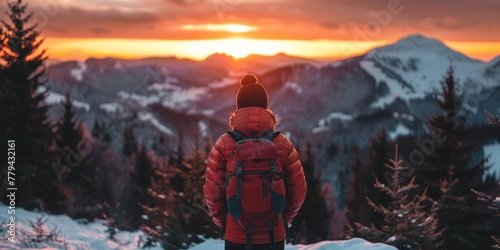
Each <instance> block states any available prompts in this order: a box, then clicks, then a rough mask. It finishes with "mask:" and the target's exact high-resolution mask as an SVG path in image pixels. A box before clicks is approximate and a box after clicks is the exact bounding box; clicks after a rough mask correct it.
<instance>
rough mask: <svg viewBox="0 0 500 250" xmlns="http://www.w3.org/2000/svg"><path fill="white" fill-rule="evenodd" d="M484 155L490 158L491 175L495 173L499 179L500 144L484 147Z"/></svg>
mask: <svg viewBox="0 0 500 250" xmlns="http://www.w3.org/2000/svg"><path fill="white" fill-rule="evenodd" d="M483 150H484V155H485V156H489V157H490V159H489V162H488V163H489V164H490V165H491V169H490V170H489V171H490V172H491V173H495V174H496V176H497V178H498V176H500V154H499V153H498V152H500V143H495V144H490V145H486V146H484V147H483Z"/></svg>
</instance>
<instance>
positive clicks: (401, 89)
mask: <svg viewBox="0 0 500 250" xmlns="http://www.w3.org/2000/svg"><path fill="white" fill-rule="evenodd" d="M360 64H361V67H362V68H363V69H364V70H365V71H366V72H368V73H369V74H370V75H371V76H373V77H374V78H375V80H376V84H377V87H378V88H382V87H383V88H386V89H387V91H386V93H385V95H383V96H381V97H380V98H378V99H377V100H376V102H374V103H372V104H371V106H373V107H383V106H384V105H387V104H390V103H392V102H393V101H394V100H395V99H396V98H400V99H403V100H405V101H408V100H411V99H422V98H424V97H426V96H428V95H431V94H433V93H434V92H436V91H438V89H439V88H440V85H439V82H440V81H441V80H442V79H443V75H444V73H445V72H446V71H447V69H448V68H449V67H450V66H452V67H453V68H454V70H455V77H456V78H457V79H458V80H459V82H460V83H461V84H462V88H461V89H459V90H460V91H462V93H466V94H476V93H477V92H479V91H482V90H488V89H491V88H492V87H495V86H498V80H500V78H498V77H492V76H494V74H492V73H490V74H487V73H486V72H490V71H493V72H495V71H496V70H495V67H496V64H497V63H495V62H494V61H492V62H490V63H485V62H481V61H478V60H474V59H471V58H468V57H467V56H465V55H463V54H461V53H459V52H457V51H454V50H452V49H450V48H448V47H447V46H446V45H444V44H443V43H441V42H440V41H438V40H436V39H432V38H427V37H424V36H421V35H413V36H409V37H406V38H403V39H401V40H399V41H397V42H396V43H395V44H391V45H387V46H384V47H381V48H377V49H374V50H372V51H370V52H369V53H368V54H366V55H365V56H364V58H363V60H362V61H361V62H360ZM379 85H385V86H379ZM470 91H477V92H472V93H471V92H470Z"/></svg>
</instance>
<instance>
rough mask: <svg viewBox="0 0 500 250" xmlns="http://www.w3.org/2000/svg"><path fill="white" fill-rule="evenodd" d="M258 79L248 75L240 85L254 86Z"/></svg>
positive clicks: (242, 79)
mask: <svg viewBox="0 0 500 250" xmlns="http://www.w3.org/2000/svg"><path fill="white" fill-rule="evenodd" d="M257 81H258V80H257V77H256V76H255V75H253V74H246V75H245V76H244V77H243V78H241V80H240V85H241V86H243V85H247V84H254V83H257Z"/></svg>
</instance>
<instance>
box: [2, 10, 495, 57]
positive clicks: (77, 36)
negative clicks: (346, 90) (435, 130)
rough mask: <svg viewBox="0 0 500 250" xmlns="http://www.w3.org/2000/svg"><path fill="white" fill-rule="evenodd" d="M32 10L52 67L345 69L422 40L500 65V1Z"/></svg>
mask: <svg viewBox="0 0 500 250" xmlns="http://www.w3.org/2000/svg"><path fill="white" fill-rule="evenodd" d="M5 8H6V7H5V1H2V3H0V13H4V12H5ZM29 9H30V10H32V11H33V12H34V18H35V19H36V20H37V21H38V22H39V23H40V25H39V27H40V28H41V30H42V34H43V35H44V36H46V37H47V39H46V41H45V44H44V45H45V46H46V47H48V52H49V55H50V57H51V59H64V60H67V59H78V60H83V59H85V58H88V57H106V56H112V57H122V58H142V57H149V56H177V57H183V58H193V59H203V58H204V57H206V56H208V55H210V54H212V53H216V52H219V53H226V54H230V55H233V56H235V57H243V56H246V55H248V54H252V53H257V54H264V55H272V54H277V53H279V52H284V53H287V54H290V55H295V56H302V57H312V58H323V59H338V58H345V57H349V56H353V55H358V54H361V53H363V52H365V51H367V50H369V49H371V48H374V47H377V46H380V45H384V44H387V43H392V42H394V41H395V40H397V39H400V38H402V37H404V36H407V35H410V34H416V33H419V34H423V35H425V36H429V37H433V38H436V39H439V40H442V41H443V42H445V43H446V44H447V45H448V46H449V47H451V48H453V49H456V50H458V51H460V52H462V53H464V54H466V55H468V56H470V57H472V58H476V59H480V60H483V61H488V60H491V59H492V58H494V57H496V56H498V55H500V15H499V14H498V10H499V9H500V1H497V0H476V1H469V0H455V1H453V2H452V1H450V0H432V1H431V0H418V1H413V0H330V1H324V0H308V1H299V0H267V1H266V0H120V1H118V0H86V1H77V0H31V1H30V5H29ZM1 18H2V19H4V18H5V16H1Z"/></svg>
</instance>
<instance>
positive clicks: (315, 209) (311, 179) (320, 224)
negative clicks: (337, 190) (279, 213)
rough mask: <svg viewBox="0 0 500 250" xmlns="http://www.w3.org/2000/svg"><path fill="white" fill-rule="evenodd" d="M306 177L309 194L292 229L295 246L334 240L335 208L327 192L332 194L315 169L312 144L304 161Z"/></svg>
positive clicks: (306, 152)
mask: <svg viewBox="0 0 500 250" xmlns="http://www.w3.org/2000/svg"><path fill="white" fill-rule="evenodd" d="M302 166H303V168H304V175H305V177H306V183H307V192H306V198H305V200H306V201H307V202H304V204H303V205H302V208H301V209H300V211H299V213H298V214H297V216H296V217H295V218H294V220H293V223H292V227H291V228H290V234H291V238H292V239H293V243H294V244H299V243H300V244H311V243H315V242H318V241H324V240H329V239H331V238H332V235H331V234H330V227H331V222H332V218H333V211H334V208H333V207H332V206H330V205H329V204H328V203H329V202H334V200H332V201H328V200H327V197H329V194H328V193H327V192H332V189H331V188H330V186H329V185H328V184H324V185H323V184H322V183H321V179H320V176H319V175H318V174H317V172H316V170H315V167H316V163H315V156H314V154H313V152H312V149H311V143H307V145H306V151H305V157H304V159H303V160H302Z"/></svg>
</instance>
